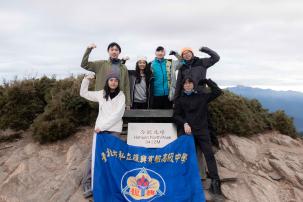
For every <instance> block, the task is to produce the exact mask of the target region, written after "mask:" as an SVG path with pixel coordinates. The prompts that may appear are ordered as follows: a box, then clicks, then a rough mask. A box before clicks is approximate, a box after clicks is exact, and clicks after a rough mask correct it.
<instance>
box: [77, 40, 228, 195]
mask: <svg viewBox="0 0 303 202" xmlns="http://www.w3.org/2000/svg"><path fill="white" fill-rule="evenodd" d="M94 48H96V45H95V44H91V45H89V46H88V47H87V49H86V51H85V54H84V56H83V59H82V63H81V67H82V68H84V69H86V70H88V71H92V72H94V73H95V74H94V75H92V74H89V75H86V76H85V77H84V79H83V81H82V84H81V89H80V95H81V96H82V97H84V98H86V99H88V100H90V101H93V102H98V103H99V113H98V117H97V120H96V124H95V132H96V133H100V132H102V133H111V134H113V135H115V136H117V137H120V134H121V132H122V125H123V122H122V117H123V114H124V111H125V110H130V109H173V111H174V113H173V119H174V121H175V124H176V125H177V128H178V134H183V135H193V137H194V139H195V143H196V147H197V148H200V150H201V151H202V153H203V154H204V157H205V160H206V164H207V168H208V177H209V178H210V179H211V186H210V191H211V192H212V194H214V195H219V196H222V192H221V182H220V178H219V175H218V169H217V163H216V160H215V156H214V152H213V150H212V145H215V146H218V141H217V139H216V137H213V136H212V135H211V133H210V131H212V129H211V127H212V125H211V123H210V120H209V112H208V103H209V102H211V101H212V100H214V99H215V98H217V97H218V96H220V95H221V94H222V90H221V89H220V88H219V87H218V86H217V84H216V83H215V82H214V81H212V80H211V79H206V72H207V69H208V68H209V67H211V66H212V65H214V64H215V63H216V62H218V61H219V59H220V57H219V55H218V54H217V53H216V52H215V51H213V50H211V49H210V48H207V47H202V48H201V49H199V51H201V52H203V53H206V54H208V55H209V56H210V57H207V58H199V57H196V56H195V55H194V52H193V50H192V49H191V48H182V50H181V52H180V53H177V52H176V51H170V53H169V55H173V56H175V57H176V60H171V59H166V58H165V55H166V50H165V49H164V48H163V47H162V46H159V47H157V48H156V49H155V59H154V60H153V61H151V62H149V61H147V58H146V57H143V56H142V57H138V60H137V62H136V67H135V70H128V69H127V67H126V65H125V63H126V60H125V59H119V55H120V53H121V47H120V45H119V44H117V43H115V42H113V43H110V44H109V45H108V47H107V52H108V54H109V58H108V59H106V60H97V61H89V55H90V53H91V51H92V50H93V49H94ZM92 79H95V91H89V90H88V88H89V83H90V80H92ZM96 133H95V136H96ZM94 139H95V137H94ZM93 150H94V141H93ZM92 155H94V154H92ZM92 160H94V156H92ZM89 164H90V165H92V166H93V163H92V164H91V163H89ZM91 170H93V169H91V167H90V166H89V167H88V169H87V173H86V175H85V177H84V179H83V187H84V194H85V196H86V197H88V196H91V195H92V189H93V187H92V184H91V176H93V173H90V172H91Z"/></svg>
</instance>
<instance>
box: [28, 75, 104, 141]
mask: <svg viewBox="0 0 303 202" xmlns="http://www.w3.org/2000/svg"><path fill="white" fill-rule="evenodd" d="M81 80H82V77H78V78H73V77H70V78H67V79H63V80H59V81H57V82H56V83H55V85H54V86H53V88H52V89H51V91H50V93H49V94H48V96H47V98H46V100H47V106H46V108H45V110H44V112H43V113H42V114H40V115H39V117H38V118H37V119H36V120H35V121H34V124H33V125H32V128H33V137H34V138H35V139H36V140H38V141H40V142H41V143H44V142H49V141H56V140H59V139H64V138H66V137H68V136H70V135H71V134H72V133H73V132H75V130H76V128H77V127H80V126H86V125H91V124H92V123H94V122H95V119H96V117H97V112H98V109H97V106H98V105H97V104H96V103H89V102H88V101H86V100H85V99H84V98H82V97H80V95H79V91H80V83H81Z"/></svg>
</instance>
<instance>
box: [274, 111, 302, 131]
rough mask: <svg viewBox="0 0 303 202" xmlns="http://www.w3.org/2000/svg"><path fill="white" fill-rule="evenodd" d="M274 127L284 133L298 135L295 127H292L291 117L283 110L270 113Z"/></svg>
mask: <svg viewBox="0 0 303 202" xmlns="http://www.w3.org/2000/svg"><path fill="white" fill-rule="evenodd" d="M271 115H272V119H273V123H274V128H275V129H276V130H278V131H280V132H281V133H282V134H284V135H289V136H291V137H298V133H297V132H296V128H295V127H294V123H293V118H291V117H288V116H287V115H286V114H285V112H284V111H283V110H278V111H276V112H274V113H272V114H271Z"/></svg>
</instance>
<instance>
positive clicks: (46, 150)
mask: <svg viewBox="0 0 303 202" xmlns="http://www.w3.org/2000/svg"><path fill="white" fill-rule="evenodd" d="M25 139H26V138H24V139H21V140H19V142H14V143H12V146H13V147H10V148H7V149H5V150H1V151H0V202H2V201H4V202H15V201H16V202H17V201H18V202H19V201H22V202H23V201H25V202H27V201H30V202H40V201H56V202H57V201H59V202H61V201H71V202H85V201H88V200H86V199H84V198H83V194H82V189H81V186H80V183H81V180H82V176H83V173H84V170H85V167H86V164H87V163H86V159H87V157H88V156H89V154H90V149H91V140H92V130H91V128H87V129H84V130H82V131H81V132H79V133H77V134H75V135H74V136H72V137H70V138H68V139H67V140H64V141H60V142H56V143H52V144H47V145H39V144H37V143H35V142H33V141H28V140H27V141H26V140H25ZM219 141H220V143H221V149H220V150H219V151H218V152H217V153H216V154H215V157H216V160H217V162H218V170H219V175H220V178H221V180H222V192H223V194H224V196H225V197H226V201H227V202H232V201H233V202H238V201H241V202H251V201H258V202H271V201H274V202H285V201H287V202H290V201H293V202H297V201H303V193H302V189H303V184H302V182H303V149H302V146H303V141H302V140H300V139H298V140H294V139H292V138H289V137H287V136H284V135H281V134H279V133H277V132H268V133H266V134H258V135H255V136H252V137H250V138H245V137H237V136H234V135H226V136H224V137H220V140H219ZM229 179H233V180H229ZM208 181H209V180H208ZM208 187H209V183H208V184H205V188H208ZM205 195H206V198H207V199H208V200H212V196H211V194H210V193H209V192H208V190H205Z"/></svg>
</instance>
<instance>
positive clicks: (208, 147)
mask: <svg viewBox="0 0 303 202" xmlns="http://www.w3.org/2000/svg"><path fill="white" fill-rule="evenodd" d="M194 134H195V135H194V138H195V142H196V145H197V146H199V147H200V149H201V151H202V152H203V154H204V157H205V160H206V164H207V168H208V174H209V177H210V178H211V179H219V175H218V168H217V163H216V159H215V156H214V152H213V150H212V144H211V141H210V137H209V133H208V131H207V132H206V133H205V132H204V133H201V131H194Z"/></svg>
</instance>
